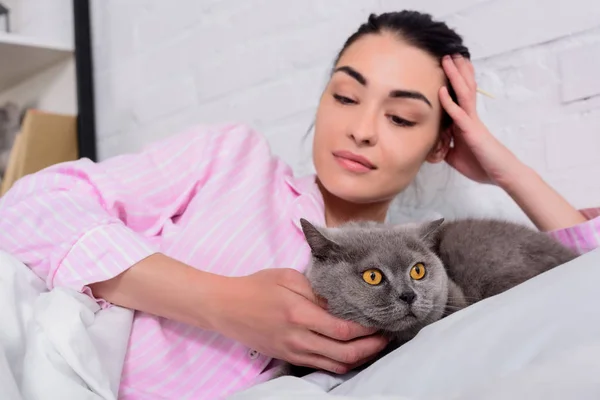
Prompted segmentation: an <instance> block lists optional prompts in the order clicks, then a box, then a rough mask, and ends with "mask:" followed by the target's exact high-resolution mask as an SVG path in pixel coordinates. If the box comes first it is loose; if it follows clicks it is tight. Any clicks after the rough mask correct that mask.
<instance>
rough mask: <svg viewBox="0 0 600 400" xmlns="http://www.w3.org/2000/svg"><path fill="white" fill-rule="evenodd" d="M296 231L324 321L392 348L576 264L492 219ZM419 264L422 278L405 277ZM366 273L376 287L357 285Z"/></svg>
mask: <svg viewBox="0 0 600 400" xmlns="http://www.w3.org/2000/svg"><path fill="white" fill-rule="evenodd" d="M301 225H302V228H303V231H304V235H305V237H306V240H307V242H308V244H309V246H310V248H311V253H312V259H311V263H310V266H309V268H308V270H307V273H306V275H307V277H308V279H309V281H310V282H311V284H312V286H313V289H314V291H315V294H317V295H318V296H320V297H323V298H324V299H325V300H327V308H328V311H329V312H330V313H331V314H333V315H335V316H337V317H339V318H342V319H346V320H351V321H355V322H358V323H360V324H361V325H364V326H367V327H373V328H377V329H378V330H380V331H382V332H383V333H385V334H387V335H390V336H391V337H392V338H393V339H394V341H393V345H392V346H393V347H397V346H399V345H401V344H403V343H405V342H406V341H408V340H410V339H412V338H413V337H414V336H415V335H416V334H417V333H418V332H419V330H421V329H422V328H423V327H425V326H426V325H429V324H431V323H433V322H435V321H437V320H439V319H441V318H443V317H444V316H447V315H449V314H451V313H452V312H455V311H457V310H459V309H462V308H464V307H466V306H468V305H470V304H473V303H475V302H477V301H480V300H482V299H485V298H487V297H490V296H493V295H496V294H499V293H501V292H504V291H505V290H508V289H510V288H512V287H514V286H516V285H518V284H520V283H522V282H524V281H526V280H528V279H530V278H533V277H534V276H536V275H539V274H541V273H543V272H545V271H547V270H549V269H551V268H554V267H555V266H558V265H560V264H564V263H566V262H568V261H570V260H572V259H573V258H575V257H576V254H575V253H574V252H572V251H571V250H570V249H568V248H566V247H564V246H563V245H562V244H560V243H558V242H557V241H555V240H554V239H552V238H550V237H549V236H548V235H547V234H545V233H542V232H538V231H535V230H533V229H531V228H528V227H525V226H522V225H519V224H515V223H509V222H505V221H500V220H492V219H463V220H457V221H451V222H450V221H449V222H444V221H443V219H440V220H436V221H429V222H424V223H419V224H406V225H397V226H392V225H387V224H378V223H375V222H352V223H348V224H345V225H343V226H340V227H338V228H322V227H315V226H313V225H312V224H310V223H309V222H308V221H306V220H302V221H301ZM419 262H420V263H423V264H424V265H425V268H426V275H425V277H424V278H423V279H422V280H419V281H414V280H412V279H411V278H410V276H409V271H410V269H411V267H412V266H413V265H415V264H416V263H419ZM371 268H376V269H379V270H381V271H382V272H383V274H384V276H385V279H384V281H383V282H382V283H381V284H380V285H377V286H372V285H369V284H367V283H365V282H364V281H363V279H362V273H363V272H364V271H365V270H367V269H371ZM407 293H408V294H409V296H408V297H407V296H406V294H407ZM410 293H414V294H415V295H416V297H415V298H414V300H413V301H412V304H409V303H407V302H406V301H405V300H403V299H406V298H410V297H411V296H410Z"/></svg>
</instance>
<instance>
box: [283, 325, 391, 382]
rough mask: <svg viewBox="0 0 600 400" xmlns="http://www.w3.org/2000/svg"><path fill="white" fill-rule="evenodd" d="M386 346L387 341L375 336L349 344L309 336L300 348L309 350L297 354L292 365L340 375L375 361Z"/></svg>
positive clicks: (314, 335) (318, 336)
mask: <svg viewBox="0 0 600 400" xmlns="http://www.w3.org/2000/svg"><path fill="white" fill-rule="evenodd" d="M387 344H388V340H387V339H385V338H384V337H382V336H375V335H373V336H370V337H366V338H361V339H357V340H355V341H351V342H337V341H335V340H331V339H329V338H326V337H324V336H321V335H318V334H311V335H309V336H307V337H306V338H304V339H303V343H302V347H303V348H306V349H309V350H308V351H305V352H299V353H297V354H296V356H295V357H294V358H293V360H292V363H294V364H296V365H300V366H306V367H312V368H319V369H323V370H326V371H330V372H334V373H337V374H342V373H346V372H348V371H350V370H352V369H354V368H356V367H358V366H360V365H362V364H364V363H365V362H368V361H370V360H373V359H375V358H376V357H377V356H378V355H379V353H380V352H381V351H382V350H383V349H385V347H386V346H387Z"/></svg>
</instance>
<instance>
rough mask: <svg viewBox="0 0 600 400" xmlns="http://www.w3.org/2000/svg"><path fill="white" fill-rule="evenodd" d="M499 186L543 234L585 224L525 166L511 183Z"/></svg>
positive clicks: (570, 207) (582, 218)
mask: <svg viewBox="0 0 600 400" xmlns="http://www.w3.org/2000/svg"><path fill="white" fill-rule="evenodd" d="M500 186H501V187H502V188H503V189H504V190H505V191H506V192H507V193H508V194H509V195H510V196H511V197H512V198H513V200H514V201H515V202H516V203H517V204H518V205H519V207H521V209H522V210H523V211H524V212H525V214H527V216H528V217H529V219H531V221H532V222H533V223H534V224H535V226H537V228H538V229H539V230H541V231H552V230H555V229H563V228H568V227H570V226H573V225H577V224H580V223H582V222H585V221H586V219H585V217H584V216H583V215H582V214H581V213H580V212H579V211H577V210H576V209H575V207H573V206H572V205H571V204H569V202H568V201H567V200H565V198H564V197H562V196H561V195H560V194H559V193H557V192H556V191H555V190H554V189H553V188H552V187H550V185H548V184H547V183H546V182H545V181H544V180H543V179H542V177H541V176H539V175H538V174H537V173H536V172H535V171H534V170H533V169H531V168H529V167H527V166H525V165H524V164H521V165H520V166H519V168H518V169H517V170H516V171H515V174H514V175H513V178H512V179H510V180H508V181H507V182H505V183H502V184H500Z"/></svg>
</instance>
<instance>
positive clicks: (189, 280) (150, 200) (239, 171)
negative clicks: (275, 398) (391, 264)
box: [0, 12, 595, 399]
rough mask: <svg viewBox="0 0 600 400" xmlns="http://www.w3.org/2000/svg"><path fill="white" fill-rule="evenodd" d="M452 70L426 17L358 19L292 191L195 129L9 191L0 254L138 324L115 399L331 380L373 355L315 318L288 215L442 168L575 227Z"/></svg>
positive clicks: (460, 49) (274, 172)
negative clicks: (120, 310)
mask: <svg viewBox="0 0 600 400" xmlns="http://www.w3.org/2000/svg"><path fill="white" fill-rule="evenodd" d="M448 55H453V57H449V56H448ZM468 57H469V52H468V50H467V49H466V48H465V46H464V45H463V43H462V40H461V38H460V37H459V36H458V35H457V34H456V33H455V32H453V31H452V30H450V29H449V28H448V27H447V26H446V25H445V24H443V23H439V22H435V21H432V20H431V18H430V17H429V16H428V15H423V14H419V13H414V12H400V13H390V14H383V15H380V16H371V17H370V18H369V21H368V22H367V23H365V24H364V25H362V26H361V27H360V28H359V29H358V31H357V32H356V33H355V34H353V35H352V36H351V37H350V38H349V39H348V41H347V42H346V43H345V45H344V46H343V48H342V50H341V52H340V54H339V55H338V57H337V59H336V62H335V65H334V69H333V72H332V74H331V79H330V81H329V83H328V84H327V87H326V88H325V90H324V91H323V95H322V97H321V99H320V103H319V106H318V111H317V115H316V122H315V138H314V146H313V153H314V154H313V157H314V164H315V167H316V170H317V177H316V178H315V177H314V176H309V177H305V178H301V179H297V178H294V177H293V176H292V173H291V171H290V168H288V167H287V166H286V165H284V164H283V163H282V162H280V161H279V160H277V159H275V158H273V157H272V156H271V154H270V152H269V149H268V146H267V145H266V142H265V141H264V140H263V139H262V138H261V136H260V135H259V134H257V133H255V132H253V131H252V130H250V129H249V128H247V127H245V126H243V125H224V126H216V127H200V128H194V129H191V130H190V131H189V132H187V133H184V134H182V135H178V136H174V137H172V138H170V139H168V140H165V141H163V142H161V143H157V144H154V145H153V146H151V147H150V148H148V149H147V150H145V151H144V152H141V153H139V154H128V155H123V156H119V157H115V158H112V159H109V160H106V161H104V162H102V163H97V164H96V163H92V162H90V161H88V160H79V161H76V162H71V163H65V164H62V165H57V166H54V167H52V168H49V169H47V170H45V171H41V172H39V173H37V174H34V175H32V176H29V177H26V178H23V179H22V180H20V181H19V182H18V183H17V185H16V186H15V187H14V188H13V189H12V190H11V191H10V192H9V193H8V194H7V195H6V197H5V198H3V199H2V203H1V204H0V246H1V247H2V249H3V250H5V251H8V252H10V253H12V254H14V255H15V256H16V257H18V258H19V259H21V260H22V261H23V262H24V263H26V264H27V265H28V266H29V267H30V268H31V269H32V270H33V271H35V272H36V273H37V274H38V275H39V276H40V277H42V278H43V279H45V280H46V282H47V284H48V287H49V288H53V287H55V286H66V287H70V288H74V289H76V290H81V291H84V292H86V293H88V294H89V295H91V296H94V297H95V298H96V299H98V301H100V302H101V303H102V304H103V306H108V305H109V304H116V305H120V306H123V307H128V308H131V309H134V310H137V311H138V312H136V314H135V318H134V322H133V328H132V332H131V338H130V344H129V349H128V353H127V358H126V360H125V365H124V370H123V377H122V382H121V388H120V396H121V398H127V399H129V398H144V399H146V398H154V397H156V398H177V399H179V398H187V396H190V397H193V398H214V397H220V396H223V395H226V394H229V393H232V392H234V391H237V390H240V389H241V388H243V387H246V386H248V385H250V384H253V383H256V382H259V381H262V380H266V379H268V378H269V377H270V376H272V373H273V371H274V363H272V359H283V360H286V361H290V362H292V363H295V364H298V365H304V366H310V367H315V368H321V369H325V370H329V371H333V372H336V373H343V372H346V371H348V370H349V369H350V368H352V367H354V366H356V365H360V364H362V363H364V362H365V361H366V360H369V359H370V358H372V357H374V356H375V355H376V354H377V353H378V352H379V351H380V350H381V349H382V348H383V347H384V346H385V344H386V343H385V340H384V339H383V338H381V337H379V336H378V335H376V334H374V332H372V331H370V330H368V329H365V328H363V327H361V326H357V325H355V324H352V323H349V322H346V321H341V320H338V319H336V318H334V317H332V316H331V315H329V314H328V313H327V312H326V311H325V310H324V309H323V308H322V307H320V306H319V303H318V301H317V300H316V299H315V297H314V296H313V293H312V291H311V288H310V286H309V284H308V283H307V281H306V279H305V278H304V277H303V275H302V273H301V271H303V269H304V267H305V265H306V263H307V261H308V258H309V249H308V246H307V245H306V244H305V242H304V240H303V235H302V232H301V230H300V227H299V219H300V217H304V218H307V219H309V220H311V221H312V222H314V223H316V224H327V226H336V225H339V224H340V223H342V222H344V221H347V220H354V219H371V220H377V221H383V220H384V218H385V215H386V213H387V210H388V207H389V204H390V202H391V201H392V199H393V198H394V197H395V196H396V195H397V194H398V193H400V192H401V191H402V190H403V189H405V188H406V187H407V186H408V185H409V184H410V182H411V181H412V180H413V179H414V178H415V175H416V174H417V172H418V170H419V168H420V167H421V165H422V164H423V163H424V162H430V163H438V162H442V161H444V160H445V161H447V162H448V163H449V164H450V165H452V166H453V167H454V168H456V169H457V170H458V171H460V172H461V173H462V174H464V175H466V176H467V177H469V178H471V179H473V180H475V181H478V182H482V183H490V184H496V185H498V186H500V187H501V188H503V189H504V190H506V191H507V192H508V193H509V194H510V195H511V196H512V198H514V200H515V201H516V202H517V203H518V204H519V205H520V206H521V207H522V209H523V210H524V211H525V212H526V213H527V214H528V215H529V217H530V218H531V219H532V221H533V222H534V223H535V224H536V225H537V226H538V227H539V229H541V230H545V231H551V230H552V231H557V230H560V231H558V232H559V233H560V232H567V231H566V230H567V229H571V230H573V229H575V230H576V229H577V228H576V227H575V228H569V227H572V226H574V225H577V224H581V223H583V222H584V218H583V217H582V215H580V213H578V212H577V211H576V210H575V209H574V208H573V207H572V206H570V205H569V204H568V203H567V202H566V201H565V200H564V199H563V198H562V197H561V196H560V195H558V194H557V193H556V192H554V191H553V190H552V189H551V188H550V187H549V186H548V185H546V184H545V183H544V182H543V181H542V179H541V178H540V177H539V176H538V175H537V174H536V173H535V172H534V171H532V170H531V169H529V168H528V167H527V166H525V165H524V164H523V163H521V162H520V161H519V160H517V158H516V157H515V156H514V155H513V154H512V153H511V152H510V151H509V150H508V149H507V148H505V147H504V146H503V145H502V144H501V143H500V142H498V141H497V140H496V139H495V138H494V137H493V136H492V135H491V134H490V133H489V132H488V131H487V129H486V128H485V126H484V125H483V124H482V123H481V122H480V121H479V119H478V117H477V112H476V110H475V96H476V83H475V80H474V73H473V67H472V66H471V64H470V62H469V61H468ZM440 62H441V64H440ZM449 84H450V85H449ZM450 87H451V88H453V90H450V89H449V88H450ZM454 92H455V93H456V95H454ZM452 140H453V142H454V146H452V147H451V145H450V144H451V141H452ZM591 245H595V244H590V246H591Z"/></svg>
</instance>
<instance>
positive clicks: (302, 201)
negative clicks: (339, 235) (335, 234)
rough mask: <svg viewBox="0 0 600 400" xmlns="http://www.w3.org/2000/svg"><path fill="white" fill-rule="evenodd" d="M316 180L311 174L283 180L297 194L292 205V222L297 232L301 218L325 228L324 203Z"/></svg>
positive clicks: (300, 228) (288, 177)
mask: <svg viewBox="0 0 600 400" xmlns="http://www.w3.org/2000/svg"><path fill="white" fill-rule="evenodd" d="M316 179H317V177H316V175H312V174H311V175H306V176H303V177H299V178H296V177H293V176H287V177H286V178H285V181H286V183H287V184H288V185H289V186H290V187H291V188H292V190H294V191H295V192H296V193H297V194H298V197H296V199H295V200H294V204H293V205H292V222H293V223H294V225H295V226H296V227H297V228H298V229H299V230H302V226H301V225H300V219H301V218H304V219H306V220H307V221H310V222H311V223H312V224H315V225H317V226H325V203H324V202H323V195H322V194H321V191H320V190H319V187H318V186H317V182H316Z"/></svg>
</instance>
